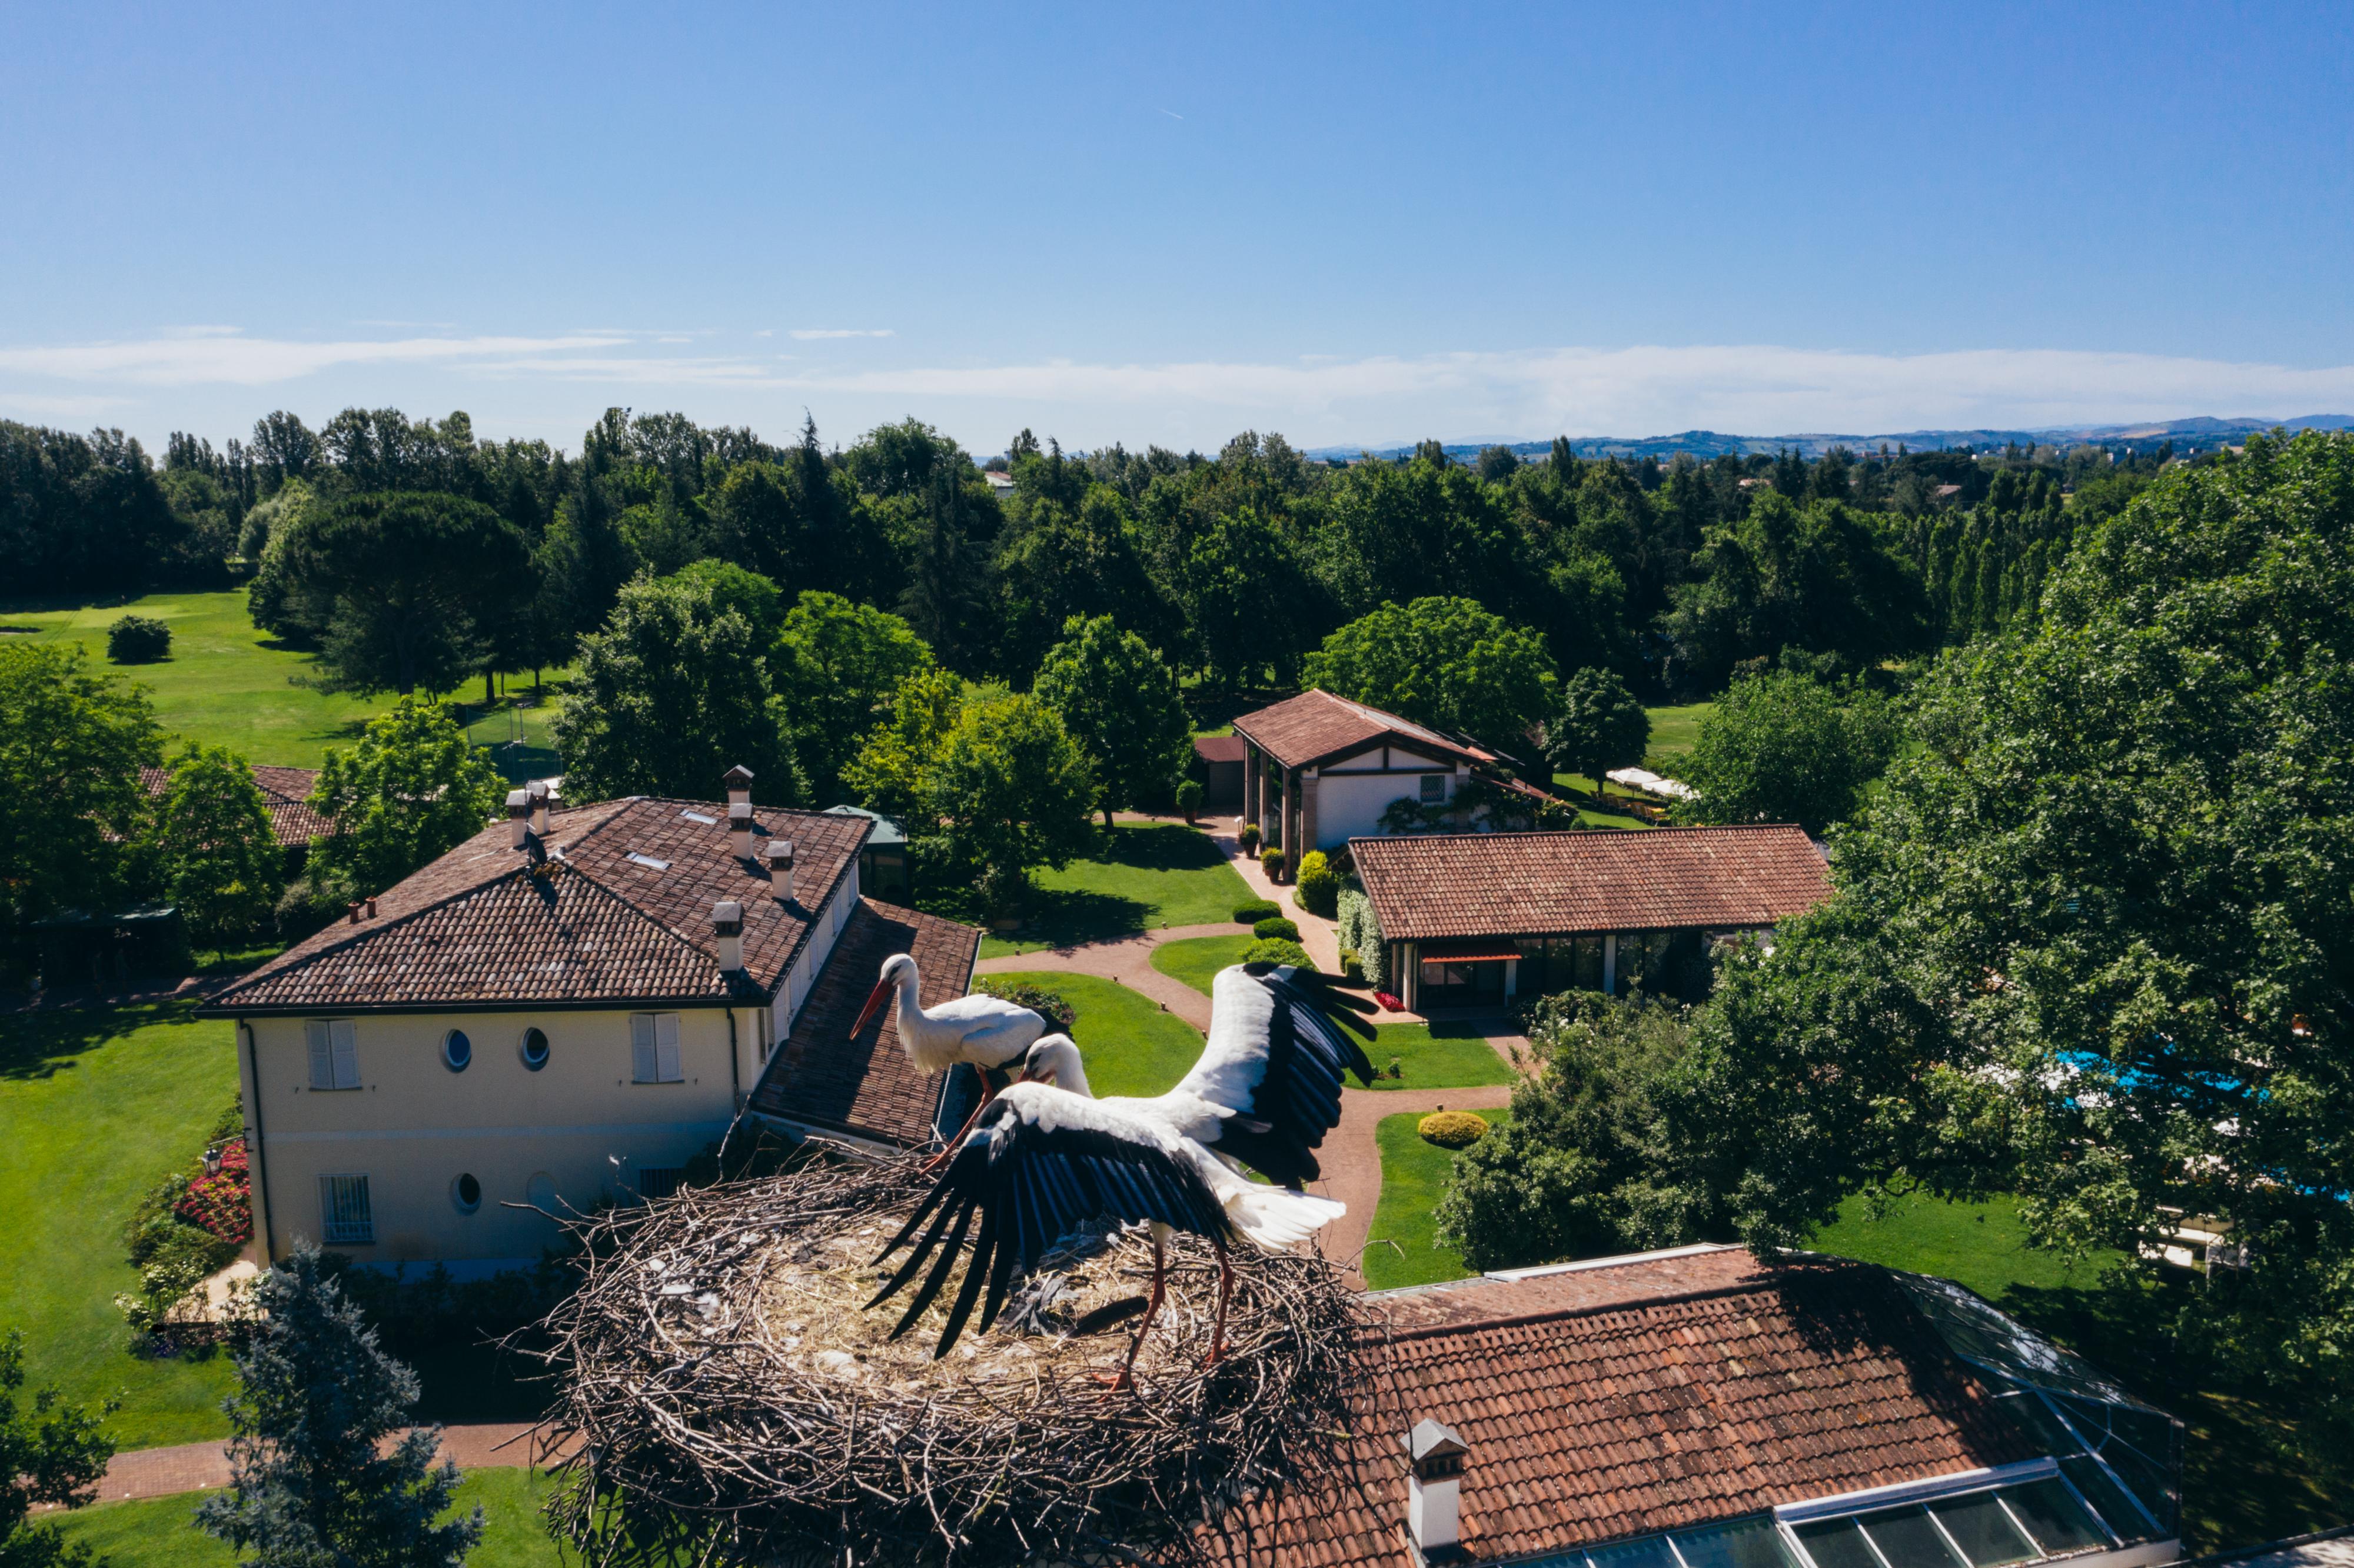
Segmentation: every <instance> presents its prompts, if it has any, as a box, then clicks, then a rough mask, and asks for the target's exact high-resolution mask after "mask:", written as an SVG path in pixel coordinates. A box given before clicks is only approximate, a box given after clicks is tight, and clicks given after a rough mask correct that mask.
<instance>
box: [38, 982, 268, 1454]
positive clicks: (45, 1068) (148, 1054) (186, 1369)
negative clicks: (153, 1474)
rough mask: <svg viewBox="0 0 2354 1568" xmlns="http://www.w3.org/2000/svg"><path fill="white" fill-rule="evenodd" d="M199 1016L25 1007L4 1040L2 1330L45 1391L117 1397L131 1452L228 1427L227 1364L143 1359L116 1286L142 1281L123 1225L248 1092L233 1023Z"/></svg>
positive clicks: (113, 1425) (117, 1425)
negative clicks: (20, 1343) (20, 1337)
mask: <svg viewBox="0 0 2354 1568" xmlns="http://www.w3.org/2000/svg"><path fill="white" fill-rule="evenodd" d="M188 1011H189V1007H188V1004H186V1003H176V1004H166V1005H162V1006H151V1007H143V1008H132V1009H123V1010H119V1011H111V1010H96V1009H93V1010H86V1011H85V1010H70V1011H61V1012H39V1013H30V1014H26V1013H19V1014H16V1016H14V1017H13V1018H11V1019H10V1020H9V1022H8V1023H7V1026H6V1028H5V1033H0V1040H5V1044H0V1213H6V1214H8V1215H9V1216H10V1220H9V1223H8V1224H7V1225H5V1227H0V1330H5V1329H9V1328H18V1329H22V1330H24V1331H25V1339H26V1360H27V1369H26V1370H27V1374H28V1380H29V1382H30V1383H31V1384H32V1385H33V1386H34V1387H39V1386H40V1385H42V1384H44V1383H55V1384H57V1385H58V1387H60V1388H62V1389H63V1390H64V1391H65V1392H66V1394H67V1396H68V1397H69V1399H72V1400H75V1401H87V1400H96V1399H101V1398H103V1397H106V1396H108V1395H111V1394H117V1393H119V1394H121V1395H122V1401H123V1404H122V1412H121V1413H120V1414H117V1415H116V1416H115V1417H114V1419H113V1420H112V1421H111V1422H110V1423H109V1424H108V1430H109V1431H110V1432H111V1434H112V1435H113V1436H114V1437H115V1439H116V1441H117V1442H119V1443H121V1444H122V1446H124V1447H126V1448H135V1447H145V1446H151V1445H154V1444H159V1443H186V1442H190V1441H193V1440H195V1439H197V1438H201V1437H215V1436H221V1435H223V1434H224V1433H226V1432H227V1430H228V1426H227V1424H226V1423H225V1422H224V1421H223V1419H222V1417H221V1414H220V1411H219V1409H218V1406H219V1404H220V1400H221V1396H222V1395H224V1394H226V1393H228V1391H229V1385H230V1383H231V1372H230V1369H229V1365H228V1361H226V1360H225V1359H220V1358H215V1359H212V1360H208V1361H170V1360H164V1361H141V1360H135V1359H133V1357H132V1355H131V1354H130V1352H129V1351H128V1350H127V1349H126V1346H127V1343H128V1340H129V1334H130V1330H128V1329H127V1328H125V1327H124V1325H123V1321H122V1315H121V1314H120V1313H119V1312H117V1311H116V1310H115V1308H114V1296H115V1293H116V1292H117V1291H131V1290H135V1289H136V1288H137V1287H138V1275H137V1271H136V1270H134V1269H133V1268H132V1266H130V1265H129V1264H127V1263H125V1262H124V1261H123V1258H122V1241H121V1239H120V1234H121V1230H122V1222H123V1220H124V1218H125V1217H126V1216H128V1215H129V1213H131V1210H132V1208H133V1205H134V1204H135V1203H136V1202H138V1199H139V1196H140V1194H141V1193H142V1192H145V1191H146V1190H147V1189H148V1188H149V1187H151V1186H153V1185H154V1183H155V1182H156V1181H160V1180H161V1179H162V1178H163V1177H164V1176H165V1175H167V1174H169V1173H170V1172H171V1171H173V1170H174V1169H175V1168H177V1167H179V1166H181V1165H184V1164H186V1163H189V1162H191V1161H193V1160H195V1159H196V1156H197V1155H198V1154H199V1153H201V1152H202V1151H203V1150H204V1145H205V1135H206V1134H207V1132H208V1131H210V1130H211V1128H212V1125H213V1120H214V1118H216V1117H217V1116H218V1115H219V1114H220V1112H221V1109H222V1107H225V1106H227V1105H228V1103H229V1102H230V1101H231V1100H232V1099H234V1098H235V1097H236V1096H237V1054H236V1047H235V1045H234V1044H233V1043H232V1040H231V1033H230V1027H229V1025H228V1024H227V1023H221V1022H192V1021H190V1019H189V1018H188Z"/></svg>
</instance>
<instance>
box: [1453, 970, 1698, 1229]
mask: <svg viewBox="0 0 2354 1568" xmlns="http://www.w3.org/2000/svg"><path fill="white" fill-rule="evenodd" d="M1528 1037H1529V1045H1530V1049H1531V1050H1532V1053H1533V1054H1534V1055H1535V1057H1536V1062H1537V1068H1538V1070H1537V1073H1536V1075H1534V1076H1533V1077H1526V1078H1522V1080H1521V1081H1520V1082H1519V1083H1518V1084H1517V1085H1515V1086H1514V1087H1513V1089H1512V1115H1511V1119H1510V1120H1509V1121H1507V1122H1505V1123H1503V1124H1502V1125H1501V1126H1500V1127H1498V1128H1496V1129H1495V1130H1494V1131H1493V1132H1491V1133H1490V1134H1489V1135H1488V1136H1487V1137H1485V1138H1483V1139H1480V1140H1479V1142H1477V1143H1475V1144H1473V1145H1471V1147H1470V1148H1469V1149H1467V1150H1464V1151H1463V1152H1462V1153H1460V1154H1458V1155H1457V1156H1456V1160H1455V1181H1454V1182H1453V1184H1452V1185H1450V1186H1449V1187H1448V1188H1447V1192H1446V1195H1445V1196H1444V1197H1442V1198H1441V1199H1440V1200H1439V1204H1438V1210H1437V1222H1438V1230H1439V1236H1440V1240H1441V1242H1442V1245H1448V1246H1455V1247H1459V1248H1461V1249H1462V1252H1463V1257H1464V1261H1465V1262H1467V1263H1469V1264H1470V1265H1471V1266H1473V1267H1474V1268H1479V1269H1493V1268H1511V1267H1518V1266H1525V1265H1529V1264H1537V1263H1551V1262H1553V1261H1554V1260H1556V1259H1559V1258H1569V1257H1591V1256H1594V1255H1597V1254H1602V1255H1606V1254H1610V1253H1619V1252H1632V1251H1641V1250H1644V1249H1647V1248H1650V1247H1659V1246H1673V1245H1679V1244H1681V1243H1683V1242H1688V1241H1691V1239H1693V1237H1694V1236H1695V1235H1697V1234H1700V1230H1701V1227H1702V1225H1703V1224H1706V1222H1707V1221H1708V1220H1710V1219H1711V1218H1712V1217H1713V1216H1712V1214H1711V1213H1710V1212H1709V1209H1710V1204H1709V1201H1708V1197H1707V1195H1706V1194H1705V1193H1703V1192H1694V1191H1693V1190H1691V1188H1690V1187H1689V1186H1686V1185H1682V1184H1680V1183H1678V1182H1677V1181H1676V1180H1675V1179H1674V1178H1675V1176H1676V1174H1677V1172H1676V1171H1674V1170H1673V1169H1672V1167H1671V1166H1670V1164H1669V1162H1668V1161H1667V1160H1665V1159H1664V1156H1665V1154H1666V1150H1665V1148H1664V1146H1663V1138H1664V1132H1663V1128H1662V1125H1661V1123H1662V1118H1661V1114H1660V1110H1659V1106H1658V1104H1657V1102H1656V1101H1655V1099H1654V1089H1655V1087H1656V1086H1658V1085H1659V1083H1660V1081H1661V1080H1662V1079H1663V1078H1664V1077H1666V1076H1667V1075H1668V1074H1669V1072H1670V1069H1672V1068H1673V1067H1674V1066H1675V1065H1676V1064H1677V1063H1678V1062H1679V1061H1680V1060H1681V1058H1682V1057H1683V1055H1684V1054H1685V1052H1686V1050H1687V1049H1688V1048H1689V1041H1688V1037H1687V1034H1686V1030H1685V1025H1684V1021H1683V1018H1682V1016H1681V1010H1679V1009H1676V1008H1671V1007H1663V1006H1660V1005H1659V1004H1657V1003H1653V1002H1649V1001H1635V1000H1628V999H1623V998H1613V997H1606V996H1600V995H1596V994H1595V993H1593V992H1590V991H1572V992H1566V993H1564V994H1562V995H1559V996H1550V997H1547V998H1545V999H1544V1000H1543V1001H1541V1002H1539V1003H1538V1004H1537V1006H1536V1008H1535V1009H1534V1010H1533V1012H1532V1016H1531V1018H1530V1020H1529V1024H1528Z"/></svg>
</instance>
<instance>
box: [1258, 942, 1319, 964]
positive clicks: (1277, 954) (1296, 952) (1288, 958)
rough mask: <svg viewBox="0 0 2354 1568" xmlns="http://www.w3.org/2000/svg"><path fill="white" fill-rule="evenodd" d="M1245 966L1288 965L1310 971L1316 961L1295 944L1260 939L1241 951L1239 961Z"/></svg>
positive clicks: (1304, 949)
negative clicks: (1241, 954)
mask: <svg viewBox="0 0 2354 1568" xmlns="http://www.w3.org/2000/svg"><path fill="white" fill-rule="evenodd" d="M1239 961H1240V962H1242V963H1246V964H1289V965H1290V966H1292V968H1294V969H1314V968H1315V967H1316V960H1315V959H1311V958H1310V957H1309V956H1308V949H1307V948H1303V947H1301V946H1300V945H1299V943H1297V942H1287V941H1285V940H1283V939H1282V938H1279V937H1271V938H1260V939H1259V940H1257V941H1256V942H1253V943H1252V944H1251V945H1250V946H1249V947H1247V948H1244V949H1243V956H1242V958H1241V959H1240V960H1239Z"/></svg>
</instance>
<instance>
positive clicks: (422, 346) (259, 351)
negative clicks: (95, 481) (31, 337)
mask: <svg viewBox="0 0 2354 1568" xmlns="http://www.w3.org/2000/svg"><path fill="white" fill-rule="evenodd" d="M627 341H628V340H627V339H626V338H623V337H620V336H593V335H587V334H583V335H580V336H574V337H408V338H386V339H354V340H348V341H344V342H329V343H300V342H292V341H289V340H287V339H283V338H256V337H241V336H223V335H215V336H207V337H155V338H147V339H143V340H140V341H135V342H122V343H84V344H58V345H55V346H48V347H34V348H0V371H17V372H22V373H27V374H30V375H34V376H54V377H57V378H58V379H59V380H66V381H98V382H120V383H128V384H132V385H136V386H146V387H186V386H193V385H198V384H202V383H207V382H215V383H228V384H231V385H236V386H247V387H255V386H263V385H267V384H269V383H270V382H275V381H291V380H292V379H294V378H295V377H297V376H311V375H315V374H317V373H318V372H320V371H322V370H329V369H333V368H335V367H337V366H366V365H377V366H382V365H418V364H445V365H453V366H462V365H465V364H467V363H469V362H480V361H482V360H484V359H488V358H493V357H512V356H514V355H562V354H567V353H574V352H578V351H580V350H584V349H599V348H612V347H616V346H619V345H620V344H624V343H626V342H627Z"/></svg>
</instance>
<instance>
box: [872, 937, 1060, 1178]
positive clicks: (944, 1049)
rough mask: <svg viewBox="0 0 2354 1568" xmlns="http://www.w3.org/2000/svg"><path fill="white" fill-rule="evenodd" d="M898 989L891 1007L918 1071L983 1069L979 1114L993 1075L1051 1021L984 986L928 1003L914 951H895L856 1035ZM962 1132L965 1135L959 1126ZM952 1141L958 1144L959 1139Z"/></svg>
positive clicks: (992, 1092) (991, 1094)
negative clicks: (960, 1067) (961, 1066)
mask: <svg viewBox="0 0 2354 1568" xmlns="http://www.w3.org/2000/svg"><path fill="white" fill-rule="evenodd" d="M894 991H896V993H897V998H896V1006H895V1007H894V1008H893V1009H892V1022H893V1023H895V1024H896V1026H897V1027H898V1031H899V1049H901V1050H902V1051H905V1052H906V1053H907V1060H908V1061H909V1062H910V1063H912V1064H914V1065H915V1068H916V1071H917V1072H918V1073H921V1074H923V1075H925V1076H927V1077H928V1076H930V1075H932V1074H934V1073H938V1072H943V1071H945V1070H947V1069H948V1068H949V1067H953V1066H955V1065H958V1064H959V1063H963V1064H964V1065H968V1066H970V1067H971V1068H973V1069H974V1070H975V1071H976V1072H978V1073H979V1074H980V1075H981V1105H980V1106H976V1107H973V1116H976V1117H977V1116H979V1115H980V1114H981V1107H985V1106H987V1105H988V1104H989V1102H990V1101H991V1099H993V1098H995V1097H996V1095H997V1085H996V1084H995V1082H994V1081H992V1080H991V1077H990V1075H991V1073H993V1072H997V1071H999V1070H1001V1069H1003V1068H1006V1067H1010V1066H1012V1065H1013V1064H1014V1063H1016V1062H1019V1061H1020V1060H1022V1056H1023V1053H1024V1052H1026V1051H1027V1050H1029V1049H1030V1044H1031V1042H1032V1041H1034V1040H1035V1039H1037V1038H1038V1036H1040V1035H1041V1034H1044V1033H1045V1032H1046V1021H1045V1020H1044V1018H1041V1017H1040V1016H1039V1015H1038V1014H1037V1013H1035V1012H1032V1011H1031V1010H1030V1009H1029V1008H1026V1007H1019V1006H1016V1005H1015V1004H1014V1003H1013V1002H1010V1001H1006V1000H1005V999H1004V998H1002V997H995V996H991V995H989V994H988V993H987V992H985V991H974V992H973V993H972V994H971V995H970V996H960V997H957V998H954V999H953V1000H951V1001H944V1002H942V1003H940V1004H939V1006H938V1007H932V1008H928V1007H926V1006H924V1005H923V997H924V991H923V982H922V978H921V977H920V976H919V975H917V972H916V959H915V956H914V955H913V954H911V953H894V954H892V955H891V956H890V957H889V958H887V959H884V960H883V972H882V975H881V976H880V977H879V978H878V979H877V980H875V989H874V990H873V991H870V992H869V993H868V994H867V997H866V1005H865V1006H864V1007H863V1008H861V1009H859V1011H858V1022H855V1023H854V1024H852V1025H851V1026H850V1037H851V1038H852V1039H853V1040H855V1039H857V1038H858V1037H859V1036H860V1035H862V1034H864V1033H866V1026H867V1025H868V1024H870V1023H872V1022H875V1014H876V1013H877V1012H881V1011H882V1009H883V1000H884V998H885V997H887V996H890V995H892V994H893V992H894ZM964 1125H965V1126H966V1127H968V1128H970V1126H971V1125H972V1118H971V1117H968V1118H965V1124H964ZM957 1136H958V1137H959V1138H961V1137H963V1136H964V1135H963V1133H962V1131H961V1130H960V1131H959V1133H958V1135H957ZM955 1141H956V1139H949V1142H950V1144H954V1143H955Z"/></svg>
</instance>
